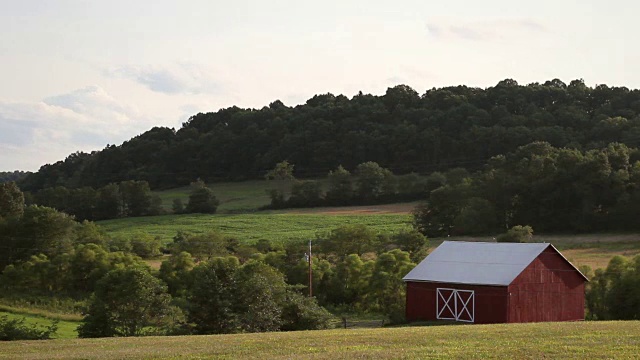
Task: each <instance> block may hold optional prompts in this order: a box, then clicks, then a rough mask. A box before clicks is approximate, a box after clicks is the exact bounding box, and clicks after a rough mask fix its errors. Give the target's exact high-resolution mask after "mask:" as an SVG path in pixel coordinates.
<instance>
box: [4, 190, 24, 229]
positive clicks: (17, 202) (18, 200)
mask: <svg viewBox="0 0 640 360" xmlns="http://www.w3.org/2000/svg"><path fill="white" fill-rule="evenodd" d="M23 212H24V195H23V194H22V191H20V188H18V185H16V183H15V182H5V183H0V220H1V219H2V218H9V217H20V216H22V213H23Z"/></svg>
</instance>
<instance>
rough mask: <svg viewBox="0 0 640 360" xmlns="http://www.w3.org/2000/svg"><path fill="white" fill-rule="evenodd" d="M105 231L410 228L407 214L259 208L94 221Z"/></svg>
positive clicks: (271, 232) (291, 232) (253, 236)
mask: <svg viewBox="0 0 640 360" xmlns="http://www.w3.org/2000/svg"><path fill="white" fill-rule="evenodd" d="M98 224H99V225H100V226H102V227H103V228H104V229H105V230H106V231H107V233H108V234H109V235H111V236H113V237H119V236H123V237H127V236H130V235H132V234H135V233H138V232H142V233H148V234H151V235H153V236H159V237H160V238H161V239H162V241H163V242H165V243H168V242H170V241H171V239H172V238H173V237H174V236H175V235H176V233H177V232H178V231H180V230H182V231H190V232H193V233H206V232H210V231H219V232H220V233H222V234H223V235H225V236H232V237H235V238H237V239H238V240H240V241H243V242H247V243H252V242H255V241H257V240H260V239H267V240H271V241H273V242H280V243H285V242H289V241H295V240H307V239H315V238H316V235H323V234H326V233H327V232H329V231H331V230H332V229H335V228H336V227H338V226H340V225H345V224H363V225H366V226H368V227H370V228H371V229H373V230H374V231H377V232H380V233H394V232H398V231H400V230H403V229H410V228H411V215H409V214H387V213H381V214H358V213H356V214H337V215H326V214H321V213H282V212H260V213H255V214H253V213H252V214H215V215H206V214H185V215H164V216H152V217H140V218H126V219H116V220H107V221H100V222H98Z"/></svg>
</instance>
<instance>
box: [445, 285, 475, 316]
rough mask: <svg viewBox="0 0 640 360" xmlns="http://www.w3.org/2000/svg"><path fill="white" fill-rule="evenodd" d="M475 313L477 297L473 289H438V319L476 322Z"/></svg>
mask: <svg viewBox="0 0 640 360" xmlns="http://www.w3.org/2000/svg"><path fill="white" fill-rule="evenodd" d="M474 315H475V297H474V292H473V290H457V289H446V288H438V289H437V291H436V318H437V319H442V320H456V321H464V322H474Z"/></svg>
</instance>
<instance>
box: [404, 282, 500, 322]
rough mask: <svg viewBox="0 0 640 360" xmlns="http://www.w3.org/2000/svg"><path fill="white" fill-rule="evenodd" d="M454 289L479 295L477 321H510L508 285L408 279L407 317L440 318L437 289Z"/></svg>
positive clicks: (415, 318)
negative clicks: (437, 306) (508, 318)
mask: <svg viewBox="0 0 640 360" xmlns="http://www.w3.org/2000/svg"><path fill="white" fill-rule="evenodd" d="M438 288H450V289H458V290H473V291H474V296H475V311H474V312H475V321H474V322H475V323H476V324H491V323H503V322H507V303H508V301H507V299H508V293H507V287H506V286H483V285H458V284H443V283H431V282H407V312H406V315H407V320H408V321H417V320H425V321H434V320H437V317H436V315H437V314H436V299H437V298H436V290H437V289H438Z"/></svg>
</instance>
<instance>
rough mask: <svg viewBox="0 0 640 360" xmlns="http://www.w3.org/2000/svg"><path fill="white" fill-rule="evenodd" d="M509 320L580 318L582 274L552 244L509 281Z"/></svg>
mask: <svg viewBox="0 0 640 360" xmlns="http://www.w3.org/2000/svg"><path fill="white" fill-rule="evenodd" d="M509 293H510V311H509V322H534V321H535V322H537V321H572V320H574V321H575V320H584V278H583V277H582V276H580V274H578V272H577V271H576V270H575V269H574V268H573V267H572V266H571V265H569V264H568V263H567V261H566V260H565V259H564V258H563V257H562V256H561V255H560V254H558V253H557V252H556V251H554V250H553V249H552V248H550V247H549V248H547V249H546V250H545V251H543V252H542V253H541V254H540V255H539V256H538V257H537V258H536V259H535V260H534V261H533V262H532V263H531V264H530V265H529V266H527V268H526V269H525V270H524V271H523V272H522V273H520V275H518V277H517V278H516V279H515V280H514V281H513V282H512V283H511V285H509Z"/></svg>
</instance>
